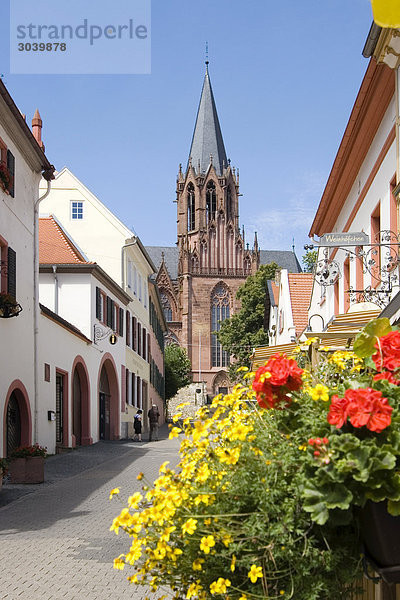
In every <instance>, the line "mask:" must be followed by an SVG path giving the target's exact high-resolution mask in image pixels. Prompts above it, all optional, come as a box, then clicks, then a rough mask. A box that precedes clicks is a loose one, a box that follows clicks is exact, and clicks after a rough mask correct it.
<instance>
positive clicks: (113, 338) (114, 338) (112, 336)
mask: <svg viewBox="0 0 400 600" xmlns="http://www.w3.org/2000/svg"><path fill="white" fill-rule="evenodd" d="M116 343H117V336H116V335H115V333H112V334H111V335H110V344H112V345H113V346H114V344H116Z"/></svg>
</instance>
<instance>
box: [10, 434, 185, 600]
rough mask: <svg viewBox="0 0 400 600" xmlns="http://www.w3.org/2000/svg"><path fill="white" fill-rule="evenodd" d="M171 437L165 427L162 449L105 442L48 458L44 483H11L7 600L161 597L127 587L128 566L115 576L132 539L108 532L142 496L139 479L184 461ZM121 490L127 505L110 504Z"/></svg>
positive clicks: (151, 444)
mask: <svg viewBox="0 0 400 600" xmlns="http://www.w3.org/2000/svg"><path fill="white" fill-rule="evenodd" d="M167 435H168V430H167V427H163V428H162V429H161V431H160V441H159V442H144V443H134V442H131V441H127V440H126V441H121V442H99V443H98V444H95V445H93V446H89V447H86V448H79V449H78V450H74V451H73V452H70V453H67V454H60V455H57V456H54V457H49V458H48V459H46V463H47V464H46V482H45V483H44V484H40V485H35V486H33V485H29V486H13V485H11V484H6V485H5V486H4V489H3V490H2V491H1V492H0V497H2V495H3V494H4V497H8V503H6V504H5V505H4V506H3V507H2V508H0V535H1V544H0V564H1V569H0V592H1V593H0V598H1V600H82V599H83V598H84V599H85V600H109V599H110V598H113V600H143V599H144V598H145V597H147V596H148V597H149V598H151V599H156V598H159V597H160V595H161V594H162V593H161V592H158V593H157V594H156V595H153V594H148V593H146V592H147V590H146V589H145V588H141V587H136V586H134V585H132V584H129V583H128V582H127V580H126V578H127V576H128V575H130V574H132V571H131V570H130V569H129V567H127V568H126V569H125V570H124V571H117V570H115V569H113V559H114V558H115V557H117V556H118V555H119V554H121V553H124V552H127V550H128V549H129V538H128V537H127V536H126V535H125V534H123V533H121V534H120V535H119V536H116V535H115V534H114V533H112V532H110V531H109V528H110V525H111V523H112V520H113V518H114V517H115V516H116V515H117V514H118V513H119V512H120V510H121V508H122V506H125V502H126V500H127V498H128V496H129V495H131V494H132V493H133V492H135V491H140V490H141V486H142V483H141V482H139V481H137V475H138V473H139V472H144V473H145V475H146V477H147V479H149V480H150V481H153V480H154V479H155V478H156V477H157V476H158V473H159V467H160V465H161V464H162V463H163V462H164V461H165V460H169V461H170V462H171V465H174V464H176V463H177V462H178V448H179V440H177V439H173V440H169V439H168V437H167ZM115 487H119V488H120V498H121V500H120V499H119V498H118V497H114V498H113V499H112V500H109V492H110V490H111V489H113V488H115ZM12 488H14V490H12ZM28 488H29V489H28ZM10 494H11V495H10ZM121 501H122V503H123V504H121ZM167 597H170V596H169V594H168V592H167Z"/></svg>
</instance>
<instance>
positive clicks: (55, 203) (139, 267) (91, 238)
mask: <svg viewBox="0 0 400 600" xmlns="http://www.w3.org/2000/svg"><path fill="white" fill-rule="evenodd" d="M40 210H41V215H42V216H43V217H45V216H46V215H53V216H54V217H55V218H56V219H57V221H58V222H59V223H60V224H61V226H62V228H63V230H64V231H65V233H66V234H67V235H68V236H69V237H70V238H71V239H72V240H73V241H74V243H75V244H76V245H77V247H78V250H79V251H81V252H82V253H83V254H84V255H85V256H86V257H87V259H88V261H93V262H94V263H96V264H97V265H98V266H99V267H100V268H101V269H102V270H103V271H104V272H105V273H106V274H107V275H108V276H109V277H110V278H111V279H112V280H113V281H114V282H115V284H116V285H117V286H118V287H120V288H122V290H121V291H123V292H124V294H126V295H127V296H128V298H129V302H128V303H127V306H126V307H125V309H124V310H123V315H122V314H121V316H119V314H118V315H117V316H116V322H117V320H118V328H120V329H118V331H121V336H123V339H124V340H125V364H124V373H123V374H122V375H121V374H119V378H120V395H121V398H122V397H123V398H124V401H123V402H124V403H125V404H124V410H123V411H121V429H120V435H121V436H122V437H131V436H132V435H133V430H132V427H133V425H132V423H133V417H134V415H135V414H136V411H137V410H138V409H141V410H143V413H144V414H147V411H148V409H149V407H150V402H152V401H155V402H156V403H157V404H158V405H159V407H160V414H161V415H162V418H161V419H160V423H161V422H163V418H164V417H163V415H164V390H163V389H162V393H159V392H161V387H160V388H159V391H158V392H157V393H155V391H154V390H153V392H152V394H150V376H151V369H150V365H151V359H150V344H151V340H150V337H151V335H152V327H151V324H150V301H149V285H150V284H149V278H150V277H151V276H152V275H153V274H154V272H155V267H154V265H153V263H152V261H151V259H150V257H149V256H148V254H147V252H146V250H145V248H144V247H143V245H142V243H141V241H140V239H139V238H138V237H137V236H136V235H135V234H134V233H133V231H131V230H130V229H129V228H127V227H126V226H125V225H124V224H123V223H122V222H121V221H120V220H119V219H118V218H117V217H116V216H115V215H114V214H113V213H112V212H111V211H110V210H109V209H108V208H107V207H106V206H105V205H104V204H103V203H102V202H101V201H100V200H99V199H98V198H97V197H96V196H94V194H92V193H91V192H90V190H88V189H87V188H86V187H85V186H84V184H83V183H82V182H81V181H80V180H79V179H78V178H77V177H76V176H75V175H74V174H73V173H72V172H71V171H69V169H67V168H64V169H62V171H60V172H59V173H57V174H56V177H55V180H54V182H53V183H52V189H51V192H50V194H49V195H48V197H47V198H46V199H45V200H44V201H43V202H42V204H41V207H40ZM154 302H155V303H157V302H158V303H160V299H159V298H155V299H154ZM105 310H107V307H106V308H105ZM159 310H160V306H159ZM73 322H74V321H73ZM98 326H99V328H103V330H104V331H106V330H107V327H109V324H108V323H103V324H101V323H99V324H98ZM89 337H93V335H92V334H91V335H90V336H89ZM159 370H160V373H162V377H164V365H163V361H162V364H159ZM121 402H122V401H121ZM144 425H145V428H146V425H147V422H146V420H144Z"/></svg>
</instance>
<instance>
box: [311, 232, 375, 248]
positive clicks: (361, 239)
mask: <svg viewBox="0 0 400 600" xmlns="http://www.w3.org/2000/svg"><path fill="white" fill-rule="evenodd" d="M364 244H369V236H368V235H367V234H366V233H364V232H363V231H356V232H352V231H349V232H345V233H325V234H324V235H322V236H321V238H320V240H319V244H318V245H319V246H363V245H364Z"/></svg>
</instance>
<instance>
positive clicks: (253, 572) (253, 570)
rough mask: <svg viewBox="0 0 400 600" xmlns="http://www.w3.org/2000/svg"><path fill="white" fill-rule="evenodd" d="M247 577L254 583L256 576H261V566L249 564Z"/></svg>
mask: <svg viewBox="0 0 400 600" xmlns="http://www.w3.org/2000/svg"><path fill="white" fill-rule="evenodd" d="M247 576H248V578H249V579H250V581H251V583H256V581H257V579H258V578H262V576H263V570H262V567H257V566H256V565H251V567H250V571H249V572H248V573H247Z"/></svg>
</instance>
